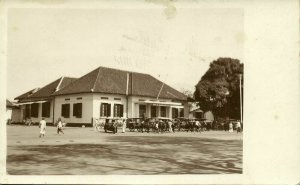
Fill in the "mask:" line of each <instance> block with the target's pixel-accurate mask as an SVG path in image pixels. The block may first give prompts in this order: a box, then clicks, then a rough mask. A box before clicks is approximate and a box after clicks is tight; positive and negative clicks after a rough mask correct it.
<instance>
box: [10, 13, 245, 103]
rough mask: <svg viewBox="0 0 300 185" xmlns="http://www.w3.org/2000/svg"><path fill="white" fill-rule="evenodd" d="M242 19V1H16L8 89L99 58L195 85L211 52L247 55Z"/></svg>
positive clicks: (16, 90)
mask: <svg viewBox="0 0 300 185" xmlns="http://www.w3.org/2000/svg"><path fill="white" fill-rule="evenodd" d="M169 13H170V12H169ZM243 27H244V26H243V11H242V10H241V9H200V8H194V9H191V8H189V9H178V8H177V9H176V11H173V12H172V11H171V14H166V10H165V11H164V9H48V8H47V9H9V11H8V37H7V38H8V60H7V61H8V63H7V84H8V87H7V96H8V98H9V99H10V100H13V99H14V98H15V97H16V96H18V95H20V94H22V93H24V92H26V91H28V90H30V89H33V88H35V87H43V86H44V85H46V84H48V83H50V82H52V81H54V80H56V79H58V78H59V77H61V76H70V77H80V76H82V75H84V74H86V73H88V72H90V71H92V70H93V69H95V68H97V67H99V66H105V67H112V68H117V69H124V70H130V71H137V72H142V73H148V74H151V75H152V76H154V77H157V78H159V79H160V80H162V81H164V82H165V83H167V84H168V85H171V86H172V87H174V88H175V89H177V90H181V89H182V88H184V89H188V90H191V91H194V86H195V85H196V84H197V82H198V81H199V80H200V78H201V76H202V75H203V74H204V73H205V71H206V70H207V69H208V66H209V63H210V62H212V60H214V59H217V58H218V57H232V58H237V59H240V60H241V62H243V39H242V37H243V31H244V30H243ZM159 75H160V76H159ZM158 76H159V77H158Z"/></svg>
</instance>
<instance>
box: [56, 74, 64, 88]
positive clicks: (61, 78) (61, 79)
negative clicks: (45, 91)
mask: <svg viewBox="0 0 300 185" xmlns="http://www.w3.org/2000/svg"><path fill="white" fill-rule="evenodd" d="M63 79H64V77H63V76H62V77H60V81H59V83H58V84H57V86H56V88H55V91H54V92H56V91H58V90H59V86H60V84H61V83H62V81H63Z"/></svg>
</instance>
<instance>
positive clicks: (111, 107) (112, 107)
mask: <svg viewBox="0 0 300 185" xmlns="http://www.w3.org/2000/svg"><path fill="white" fill-rule="evenodd" d="M114 105H115V104H114V103H111V104H110V117H112V118H113V117H114Z"/></svg>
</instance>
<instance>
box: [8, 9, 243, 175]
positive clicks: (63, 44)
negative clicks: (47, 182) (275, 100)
mask: <svg viewBox="0 0 300 185" xmlns="http://www.w3.org/2000/svg"><path fill="white" fill-rule="evenodd" d="M145 20H147V21H145ZM7 24H8V49H9V51H8V64H7V69H8V79H7V80H8V84H7V86H8V99H7V109H8V111H7V113H8V114H7V125H8V126H7V145H8V150H7V173H8V174H11V175H50V174H55V175H69V174H71V175H81V174H96V175H102V174H115V175H117V174H132V175H138V174H141V175H146V174H227V173H228V174H241V173H242V171H243V169H242V158H243V152H242V146H243V134H242V133H243V132H242V130H243V121H242V115H243V108H242V107H243V103H242V102H243V101H242V99H243V71H244V68H243V44H242V43H241V38H240V37H241V35H242V34H243V11H242V10H240V9H221V10H218V9H200V10H199V9H195V10H191V9H189V10H186V9H179V10H176V12H175V10H173V9H172V7H168V8H167V9H166V10H165V11H164V12H161V10H156V9H149V10H140V9H133V10H112V9H94V10H85V9H83V10H81V9H70V10H65V9H64V10H62V9H9V10H8V22H7ZM187 32H188V34H187Z"/></svg>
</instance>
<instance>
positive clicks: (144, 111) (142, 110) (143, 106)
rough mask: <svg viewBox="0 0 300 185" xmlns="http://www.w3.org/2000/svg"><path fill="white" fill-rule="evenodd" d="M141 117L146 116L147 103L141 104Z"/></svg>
mask: <svg viewBox="0 0 300 185" xmlns="http://www.w3.org/2000/svg"><path fill="white" fill-rule="evenodd" d="M139 117H140V118H143V117H146V105H139Z"/></svg>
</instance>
